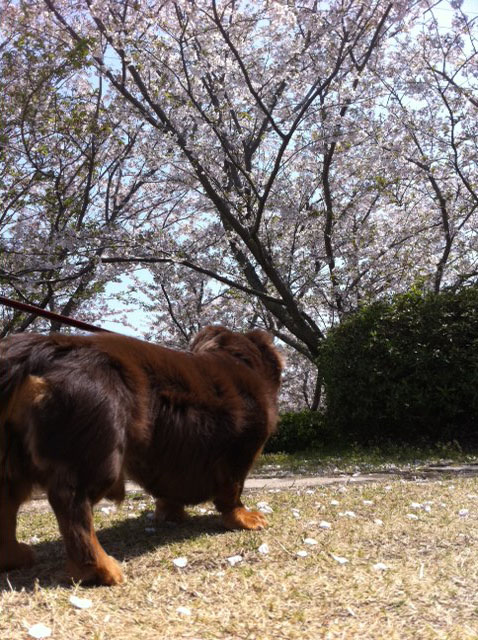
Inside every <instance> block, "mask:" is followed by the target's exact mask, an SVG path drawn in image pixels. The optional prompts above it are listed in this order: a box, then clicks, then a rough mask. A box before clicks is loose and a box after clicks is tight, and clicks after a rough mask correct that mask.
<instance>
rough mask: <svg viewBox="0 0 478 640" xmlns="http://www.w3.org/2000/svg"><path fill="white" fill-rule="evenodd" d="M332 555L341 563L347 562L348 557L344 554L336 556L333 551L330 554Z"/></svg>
mask: <svg viewBox="0 0 478 640" xmlns="http://www.w3.org/2000/svg"><path fill="white" fill-rule="evenodd" d="M330 555H331V556H332V558H333V559H334V560H335V561H336V562H338V563H339V564H347V562H348V560H347V558H344V557H342V556H336V555H334V554H333V553H331V554H330Z"/></svg>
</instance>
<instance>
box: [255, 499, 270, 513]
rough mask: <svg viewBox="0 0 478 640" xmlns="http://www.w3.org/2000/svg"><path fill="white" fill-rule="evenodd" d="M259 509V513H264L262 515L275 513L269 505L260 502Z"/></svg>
mask: <svg viewBox="0 0 478 640" xmlns="http://www.w3.org/2000/svg"><path fill="white" fill-rule="evenodd" d="M257 508H258V509H259V511H262V513H273V509H272V507H271V506H270V505H269V503H267V502H264V501H262V502H258V503H257Z"/></svg>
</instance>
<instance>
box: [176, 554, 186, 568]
mask: <svg viewBox="0 0 478 640" xmlns="http://www.w3.org/2000/svg"><path fill="white" fill-rule="evenodd" d="M187 563H188V559H187V558H185V557H184V556H182V557H181V558H174V560H173V564H174V565H175V566H176V567H179V568H180V569H182V568H183V567H185V566H186V565H187Z"/></svg>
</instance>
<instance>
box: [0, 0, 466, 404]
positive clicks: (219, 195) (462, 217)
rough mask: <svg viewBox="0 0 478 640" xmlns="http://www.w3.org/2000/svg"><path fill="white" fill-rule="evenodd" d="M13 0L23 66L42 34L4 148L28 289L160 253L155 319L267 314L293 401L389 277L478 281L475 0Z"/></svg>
mask: <svg viewBox="0 0 478 640" xmlns="http://www.w3.org/2000/svg"><path fill="white" fill-rule="evenodd" d="M3 6H4V7H6V8H7V9H8V12H9V15H10V16H11V18H10V21H7V24H8V25H9V26H8V28H7V29H6V32H7V39H6V44H5V45H4V48H5V50H6V51H7V53H8V55H12V53H11V52H12V51H13V52H14V53H15V55H16V56H20V57H21V55H24V56H25V61H24V62H23V63H22V64H23V69H26V68H30V66H31V65H30V62H29V61H28V56H27V54H26V52H25V48H24V45H23V42H24V41H25V38H27V39H28V37H31V38H32V43H31V44H30V45H29V49H28V51H29V54H28V55H31V53H30V52H33V54H34V55H35V56H37V61H36V63H35V64H33V69H34V70H35V69H36V68H37V71H35V72H34V73H33V76H32V78H30V77H29V74H26V77H27V79H26V80H25V79H24V77H23V76H25V74H20V73H19V74H18V77H17V76H15V79H14V80H12V81H11V82H10V84H9V85H8V86H9V87H10V88H11V93H12V95H11V98H10V100H11V104H12V105H13V107H12V109H13V110H15V109H16V111H14V112H13V113H12V115H11V118H10V119H11V122H12V124H11V131H12V132H13V134H12V135H13V139H17V140H18V143H15V144H14V145H12V144H11V143H9V144H8V145H6V146H7V149H8V150H7V151H6V157H8V158H9V159H8V160H7V161H6V163H5V165H4V166H6V167H7V169H5V171H6V173H5V175H6V176H7V181H8V180H13V181H15V180H17V181H18V185H20V186H18V187H16V191H15V190H14V191H12V190H11V189H10V188H9V189H8V190H7V193H10V196H8V197H9V198H10V200H8V199H7V200H6V202H7V204H8V206H9V211H10V213H9V214H7V217H6V218H5V220H6V221H7V222H5V224H7V225H8V226H7V227H5V228H8V233H7V234H6V236H5V238H6V245H7V249H8V251H7V253H6V255H7V256H8V260H9V262H8V265H7V268H6V269H5V272H0V275H1V274H2V273H4V281H5V282H8V286H10V287H12V286H14V285H15V286H16V287H17V290H18V291H19V292H22V294H23V295H24V293H23V292H25V291H29V292H30V293H28V295H27V296H26V297H27V298H28V297H29V296H32V295H33V294H34V298H33V301H38V300H40V299H41V300H43V298H42V297H41V296H45V293H44V291H43V289H41V287H45V286H47V285H46V283H45V282H43V281H44V280H48V283H49V286H50V287H53V289H54V292H55V295H52V296H50V298H49V300H50V301H51V300H55V302H54V304H58V302H57V301H59V300H61V303H60V305H59V306H57V308H60V309H68V307H67V304H68V301H69V300H70V299H71V300H72V301H73V302H72V304H73V303H74V304H75V305H76V307H77V308H83V309H84V308H85V307H84V304H83V301H84V300H85V299H87V298H88V296H90V297H89V299H90V300H94V299H98V296H97V295H96V294H97V292H98V289H101V287H102V286H103V283H105V282H107V281H108V280H109V279H110V278H112V277H114V276H115V274H119V273H121V272H124V271H129V270H131V269H132V268H134V267H137V266H141V267H142V268H147V269H148V270H149V272H150V274H151V279H150V280H148V281H146V282H145V281H142V282H141V281H140V282H136V283H135V289H136V290H137V291H141V292H142V293H143V295H146V296H148V297H149V299H150V300H151V302H150V303H144V302H143V304H145V309H146V311H147V312H148V314H149V315H150V316H151V318H152V327H151V331H150V334H149V335H150V336H151V337H152V338H155V339H156V338H160V339H161V340H165V341H167V342H170V343H172V344H173V343H174V344H177V345H179V344H185V343H186V342H187V340H188V338H189V336H190V335H191V333H194V332H195V331H196V330H197V328H199V326H202V325H203V324H204V323H207V322H218V321H220V322H226V323H227V324H229V325H231V326H233V327H237V328H245V327H249V326H253V325H255V324H259V325H261V326H265V327H266V328H268V329H269V330H271V331H272V332H273V333H274V334H275V335H276V336H277V337H278V338H280V340H281V341H282V343H283V344H284V345H286V347H287V348H289V349H290V350H291V353H292V355H291V357H290V363H291V364H290V367H289V370H290V371H291V372H293V373H291V375H290V380H293V383H291V385H290V389H291V391H290V398H291V401H290V403H291V404H293V403H294V402H297V403H305V404H307V405H309V406H311V407H317V405H318V403H319V401H320V388H321V384H320V381H321V377H320V371H318V370H317V356H318V353H319V349H320V343H321V340H322V339H323V336H324V335H325V333H326V331H327V329H328V327H329V326H330V325H331V324H333V323H335V322H338V321H340V319H341V318H342V317H343V316H344V315H345V314H347V313H349V312H350V311H351V310H353V309H355V308H356V307H357V306H359V305H361V304H364V303H366V302H367V301H371V300H374V299H376V298H377V297H380V296H383V295H387V294H388V293H390V292H395V291H404V290H406V289H407V288H409V287H411V286H421V287H426V288H430V289H433V290H436V291H438V290H440V289H441V288H443V287H456V286H462V285H463V284H464V283H467V282H473V281H476V277H477V255H478V252H477V249H478V247H477V238H478V234H477V233H476V232H477V224H478V223H477V200H476V193H477V186H476V170H475V171H474V167H476V158H477V147H476V134H477V130H476V110H477V104H478V103H477V95H478V94H477V91H476V82H477V77H478V73H477V60H478V51H477V23H476V20H475V17H474V16H471V15H470V16H467V15H466V12H465V9H464V7H463V6H462V3H461V2H458V1H455V2H453V3H452V5H450V4H449V3H448V2H446V1H445V0H441V1H439V2H431V1H428V0H419V1H416V0H394V1H392V0H390V2H388V1H387V2H383V1H379V0H374V1H371V2H368V3H363V2H362V1H361V0H327V1H325V0H322V1H319V0H302V1H300V2H299V0H288V1H286V0H256V1H255V2H248V1H246V0H242V1H241V0H164V1H162V2H159V1H157V0H150V1H147V2H133V1H130V0H121V1H120V2H118V1H113V0H102V1H101V2H99V1H93V0H81V1H79V0H78V1H73V0H31V1H30V2H28V3H27V4H26V5H25V6H24V7H21V10H20V8H19V6H18V5H17V4H16V3H9V2H8V0H3ZM443 7H445V8H446V9H447V11H448V13H449V15H450V17H451V18H452V19H451V23H450V25H449V26H448V27H447V28H446V29H445V30H444V29H443V28H442V26H441V24H440V19H439V14H438V12H439V11H440V9H441V8H443ZM38 34H41V39H40V38H39V35H38ZM8 38H10V39H8ZM18 38H20V39H21V38H23V39H24V40H23V41H22V42H21V43H20V45H19V43H18V41H17V39H18ZM35 38H36V39H37V41H35ZM38 40H41V42H39V41H38ZM15 43H16V44H15ZM3 60H4V61H6V62H4V64H5V66H6V67H8V68H10V66H11V65H10V66H9V63H8V56H7V57H6V56H5V55H3ZM29 65H30V66H29ZM20 67H21V65H20ZM20 67H19V68H20ZM12 73H13V72H12ZM42 74H43V75H45V74H46V75H48V74H49V75H48V78H49V80H48V83H47V84H48V91H45V90H44V89H42V91H41V95H40V94H39V93H38V91H37V93H35V92H33V93H32V90H33V89H34V88H35V87H38V86H39V84H38V78H40V76H41V77H43V75H42ZM20 76H22V77H20ZM6 77H7V80H6V83H8V77H9V76H8V74H7V76H6ZM12 78H13V76H12ZM35 83H36V84H35ZM42 86H43V85H42ZM45 86H46V85H45ZM13 87H19V89H16V90H15V91H14V90H13ZM17 94H18V95H17ZM29 96H34V98H35V99H34V100H33V101H32V99H31V98H30V97H29ZM48 96H49V97H48ZM32 102H33V104H34V107H33V108H31V107H29V108H28V109H25V108H24V107H23V110H22V105H31V104H32ZM15 105H16V106H15ZM52 105H54V107H55V109H56V110H57V112H56V113H57V115H56V116H55V117H54V118H53V119H52V118H51V113H52V108H51V107H52ZM53 112H55V111H53ZM75 126H77V127H78V130H77V131H75ZM24 132H26V135H25V134H24ZM9 137H11V136H10V134H9ZM45 140H46V141H47V143H46V144H45ZM42 145H43V146H42ZM42 153H43V155H42ZM12 167H20V174H21V179H20V178H17V177H15V170H14V169H13V168H12ZM38 167H40V169H41V170H42V171H43V174H40V175H41V176H42V178H41V180H38V179H37V178H35V179H33V176H38V175H39V174H38ZM17 171H18V169H17ZM15 184H17V182H15ZM22 189H23V191H22ZM23 192H24V194H25V195H22V196H21V197H20V199H18V200H17V199H16V198H17V195H18V193H23ZM38 194H39V195H38ZM73 194H74V195H73ZM35 198H37V200H36V201H35ZM68 198H72V200H69V199H68ZM82 212H83V213H82ZM113 212H114V215H113ZM58 216H59V218H58ZM57 219H60V220H61V221H65V222H64V227H61V225H60V227H58V228H57V227H55V226H54V225H53V227H52V222H51V221H52V220H57ZM66 221H68V222H66ZM79 222H80V224H79ZM35 225H36V226H35ZM29 229H31V230H29ZM33 229H35V231H32V230H33ZM37 229H41V232H40V231H37ZM22 233H23V236H22ZM27 235H28V237H32V236H33V237H38V242H37V244H36V245H35V243H32V247H31V251H27V252H25V251H24V250H23V249H22V247H24V246H26V236H27ZM66 236H67V237H68V242H69V243H70V244H69V245H68V247H65V245H64V244H62V242H63V243H64V242H65V241H64V240H62V239H61V238H64V237H66ZM50 238H54V241H53V242H54V244H55V246H57V247H59V248H60V250H59V251H58V250H57V251H56V253H55V252H54V251H52V250H51V245H50V244H49V243H51V240H50ZM47 239H48V242H47ZM15 242H16V244H15ZM42 249H43V253H42ZM20 255H21V257H19V256H20ZM38 256H41V258H38ZM47 256H48V257H47ZM52 256H54V260H52ZM41 262H43V266H44V267H45V263H46V267H47V268H48V269H49V271H48V274H47V276H44V275H41V277H40V274H41V273H42V272H41V271H40V270H39V268H38V263H41ZM53 266H55V269H53ZM0 267H1V268H3V264H2V265H0ZM33 267H34V268H35V270H34V277H33V278H30V276H29V272H28V270H29V269H32V268H33ZM110 269H112V271H111V272H110V271H109V270H110ZM83 270H86V271H83ZM15 278H17V279H15ZM29 278H30V279H29ZM65 278H66V280H65ZM68 278H69V279H68ZM81 278H83V279H84V280H86V281H87V284H85V285H83V287H84V290H81V288H80V291H79V292H78V294H77V293H76V288H75V287H78V286H79V285H80V284H81V282H82V280H81ZM64 282H68V285H65V284H64ZM15 283H16V284H15ZM60 283H61V284H60ZM62 287H65V289H63V288H62ZM60 291H61V292H62V293H61V295H59V293H57V292H60ZM47 293H49V290H48V291H47ZM68 296H70V297H68ZM30 299H32V298H31V297H30ZM46 304H50V302H47V303H46ZM82 305H83V306H82ZM74 308H75V307H70V310H72V309H74ZM292 388H293V389H292Z"/></svg>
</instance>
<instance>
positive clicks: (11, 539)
mask: <svg viewBox="0 0 478 640" xmlns="http://www.w3.org/2000/svg"><path fill="white" fill-rule="evenodd" d="M281 370H282V361H281V358H280V356H279V355H278V353H277V351H276V350H275V348H274V347H273V345H272V338H271V336H270V335H269V334H268V333H266V332H264V331H260V330H254V331H250V332H249V333H246V334H239V333H233V332H232V331H229V330H228V329H225V328H224V327H219V326H217V327H208V328H206V329H203V330H202V331H201V332H200V333H199V334H198V335H197V337H196V338H195V339H194V341H193V343H192V345H191V351H190V352H185V351H174V350H172V349H167V348H165V347H161V346H158V345H154V344H149V343H147V342H142V341H140V340H135V339H134V338H127V337H124V336H119V335H115V334H107V333H102V334H95V335H91V336H66V335H60V334H57V335H50V336H44V335H36V334H25V333H24V334H17V335H12V336H10V337H8V338H5V339H4V340H3V341H2V342H1V344H0V570H8V569H14V568H19V567H24V566H29V565H31V564H32V562H33V554H32V551H31V549H30V547H29V546H28V545H26V544H22V543H19V542H17V540H16V519H17V512H18V509H19V507H20V505H21V503H22V502H24V501H25V500H27V499H28V497H29V496H30V493H31V490H32V487H33V486H34V485H39V486H40V487H43V488H44V489H45V490H46V492H47V495H48V499H49V501H50V504H51V506H52V508H53V510H54V512H55V515H56V517H57V520H58V525H59V528H60V531H61V533H62V536H63V539H64V543H65V547H66V553H67V558H68V571H69V575H71V576H72V577H73V578H74V579H75V580H82V581H86V582H93V583H97V584H108V585H111V584H116V583H119V582H121V581H122V579H123V578H122V573H121V570H120V567H119V565H118V564H117V563H116V561H115V560H114V559H113V558H112V557H111V556H108V555H107V554H106V553H105V552H104V550H103V548H102V547H101V546H100V544H99V542H98V539H97V537H96V534H95V531H94V528H93V522H92V505H94V504H95V503H96V502H98V501H99V500H100V499H101V498H103V497H107V498H111V499H114V500H122V499H123V498H124V480H125V478H126V477H129V478H131V479H132V480H134V481H136V482H138V483H139V484H140V485H141V486H142V487H144V489H145V490H146V491H148V492H149V493H150V494H152V495H153V496H154V497H155V498H156V499H157V505H156V516H157V518H158V519H159V520H161V519H168V520H169V519H175V520H177V519H181V518H182V517H183V516H184V505H186V504H198V503H200V502H203V501H205V500H209V499H211V500H213V501H214V504H215V506H216V508H217V509H218V510H219V511H220V512H221V514H222V519H223V522H224V524H225V526H226V527H228V528H240V529H259V528H261V527H263V526H265V525H266V521H265V519H264V517H263V516H262V514H260V513H258V512H254V511H247V510H246V509H245V508H244V506H243V505H242V502H241V499H240V496H241V493H242V489H243V485H244V480H245V478H246V475H247V473H248V471H249V469H250V467H251V465H252V463H253V461H254V459H255V457H256V456H257V455H258V454H259V453H260V451H261V450H262V447H263V445H264V443H265V442H266V440H267V438H268V437H269V435H270V434H271V433H272V432H273V431H274V429H275V427H276V422H277V402H276V400H277V392H278V390H279V385H280V377H281Z"/></svg>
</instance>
